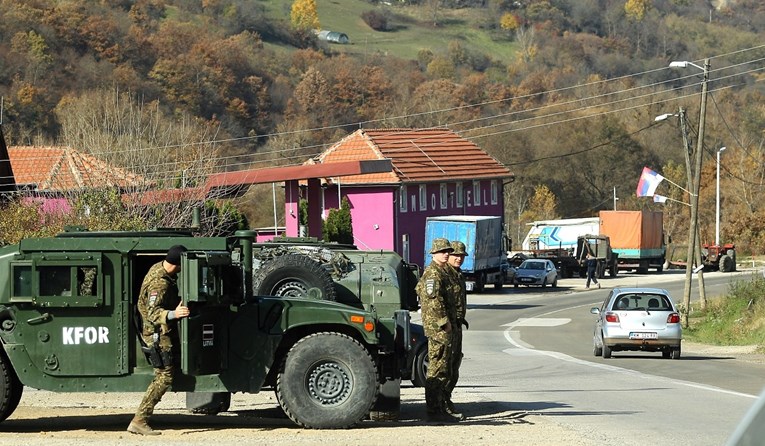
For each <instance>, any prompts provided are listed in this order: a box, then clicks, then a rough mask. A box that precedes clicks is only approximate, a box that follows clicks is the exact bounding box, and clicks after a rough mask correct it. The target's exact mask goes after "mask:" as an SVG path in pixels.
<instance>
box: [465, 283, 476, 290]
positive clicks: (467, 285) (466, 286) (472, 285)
mask: <svg viewBox="0 0 765 446" xmlns="http://www.w3.org/2000/svg"><path fill="white" fill-rule="evenodd" d="M473 288H475V282H465V291H473Z"/></svg>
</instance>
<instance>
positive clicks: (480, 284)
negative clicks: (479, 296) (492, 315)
mask: <svg viewBox="0 0 765 446" xmlns="http://www.w3.org/2000/svg"><path fill="white" fill-rule="evenodd" d="M485 285H486V276H484V275H483V274H480V275H479V276H478V278H477V280H476V281H475V292H476V293H483V289H484V286H485Z"/></svg>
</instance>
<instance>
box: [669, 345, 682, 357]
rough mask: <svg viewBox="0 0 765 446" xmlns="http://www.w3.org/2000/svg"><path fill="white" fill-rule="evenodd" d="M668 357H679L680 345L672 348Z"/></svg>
mask: <svg viewBox="0 0 765 446" xmlns="http://www.w3.org/2000/svg"><path fill="white" fill-rule="evenodd" d="M670 357H671V358H672V359H680V347H675V348H673V349H672V353H671V354H670Z"/></svg>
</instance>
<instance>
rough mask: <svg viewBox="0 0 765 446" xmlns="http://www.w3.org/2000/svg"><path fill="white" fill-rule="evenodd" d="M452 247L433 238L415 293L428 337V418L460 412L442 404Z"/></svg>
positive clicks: (453, 316)
mask: <svg viewBox="0 0 765 446" xmlns="http://www.w3.org/2000/svg"><path fill="white" fill-rule="evenodd" d="M451 251H452V247H451V246H450V245H449V241H448V240H446V239H445V238H437V239H435V240H433V246H432V247H431V249H430V254H431V255H432V257H433V259H432V261H431V263H430V265H428V267H427V268H425V271H423V273H422V277H421V278H420V281H419V282H418V283H417V288H416V289H417V296H419V298H420V305H421V306H422V326H423V328H424V330H425V336H427V337H428V360H429V363H428V373H427V376H426V377H425V404H426V405H427V416H428V420H430V421H446V422H458V421H460V420H463V419H464V417H463V416H462V414H457V413H449V412H448V411H447V407H446V400H447V399H448V395H447V383H448V382H449V379H450V375H451V371H450V367H451V364H452V361H451V354H452V347H451V344H452V333H453V331H452V327H453V326H454V325H456V323H457V313H456V311H455V306H454V301H453V299H452V298H451V292H452V291H451V278H450V275H449V270H448V268H449V265H448V259H449V252H451Z"/></svg>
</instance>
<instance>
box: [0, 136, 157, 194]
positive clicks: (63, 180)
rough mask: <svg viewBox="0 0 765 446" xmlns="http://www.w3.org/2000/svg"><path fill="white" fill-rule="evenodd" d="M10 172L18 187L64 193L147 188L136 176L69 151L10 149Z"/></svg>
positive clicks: (140, 178)
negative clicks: (73, 190)
mask: <svg viewBox="0 0 765 446" xmlns="http://www.w3.org/2000/svg"><path fill="white" fill-rule="evenodd" d="M8 157H9V159H10V161H11V168H12V169H13V174H14V176H15V178H16V184H18V185H19V186H22V185H28V184H33V185H35V189H36V190H38V191H53V192H61V191H66V190H72V189H80V188H84V187H94V186H110V187H114V186H117V187H121V188H127V187H134V186H138V185H142V184H145V183H144V179H143V178H142V177H141V176H139V175H136V174H134V173H131V172H128V171H126V170H124V169H120V168H118V167H113V166H110V165H109V164H107V163H105V162H103V161H101V160H99V159H98V158H96V157H94V156H92V155H88V154H85V153H81V152H78V151H76V150H74V149H71V148H68V147H36V146H15V147H14V146H11V147H9V148H8Z"/></svg>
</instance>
